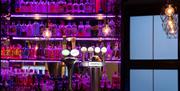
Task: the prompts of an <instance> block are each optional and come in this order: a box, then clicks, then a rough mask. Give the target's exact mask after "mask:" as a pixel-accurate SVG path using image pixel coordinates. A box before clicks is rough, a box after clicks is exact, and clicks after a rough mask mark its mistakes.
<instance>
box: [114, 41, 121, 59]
mask: <svg viewBox="0 0 180 91" xmlns="http://www.w3.org/2000/svg"><path fill="white" fill-rule="evenodd" d="M119 58H120V48H119V44H118V42H116V43H115V46H114V49H113V57H112V59H113V60H119Z"/></svg>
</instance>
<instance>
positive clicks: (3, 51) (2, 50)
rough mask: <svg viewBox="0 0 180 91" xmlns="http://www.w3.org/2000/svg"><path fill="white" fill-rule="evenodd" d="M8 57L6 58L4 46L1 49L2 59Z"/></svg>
mask: <svg viewBox="0 0 180 91" xmlns="http://www.w3.org/2000/svg"><path fill="white" fill-rule="evenodd" d="M5 57H6V56H5V47H4V46H2V47H1V58H2V59H4V58H5Z"/></svg>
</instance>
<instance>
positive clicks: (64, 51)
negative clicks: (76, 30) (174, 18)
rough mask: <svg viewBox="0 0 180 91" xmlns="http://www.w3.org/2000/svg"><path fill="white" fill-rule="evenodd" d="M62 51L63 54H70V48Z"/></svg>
mask: <svg viewBox="0 0 180 91" xmlns="http://www.w3.org/2000/svg"><path fill="white" fill-rule="evenodd" d="M61 53H62V55H63V56H68V55H69V54H70V52H69V50H67V49H64V50H62V52H61Z"/></svg>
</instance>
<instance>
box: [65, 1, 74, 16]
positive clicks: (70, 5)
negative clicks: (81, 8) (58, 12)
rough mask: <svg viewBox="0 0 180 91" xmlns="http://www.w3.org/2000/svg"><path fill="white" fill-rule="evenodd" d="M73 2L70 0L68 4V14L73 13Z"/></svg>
mask: <svg viewBox="0 0 180 91" xmlns="http://www.w3.org/2000/svg"><path fill="white" fill-rule="evenodd" d="M72 10H73V7H72V0H68V4H67V5H66V13H72Z"/></svg>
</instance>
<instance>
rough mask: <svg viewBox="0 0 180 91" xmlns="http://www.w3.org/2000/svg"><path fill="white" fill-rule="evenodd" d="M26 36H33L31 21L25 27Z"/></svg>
mask: <svg viewBox="0 0 180 91" xmlns="http://www.w3.org/2000/svg"><path fill="white" fill-rule="evenodd" d="M26 34H27V36H33V25H32V24H31V21H29V22H28V24H27V26H26Z"/></svg>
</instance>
